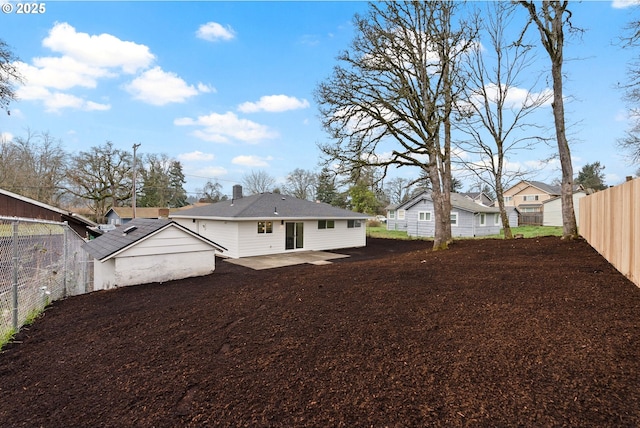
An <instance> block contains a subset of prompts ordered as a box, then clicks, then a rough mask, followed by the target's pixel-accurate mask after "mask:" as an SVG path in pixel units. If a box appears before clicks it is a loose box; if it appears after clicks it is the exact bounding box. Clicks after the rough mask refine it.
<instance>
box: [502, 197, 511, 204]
mask: <svg viewBox="0 0 640 428" xmlns="http://www.w3.org/2000/svg"><path fill="white" fill-rule="evenodd" d="M512 200H513V196H505V197H504V203H505V204H507V203H509V202H511V201H512Z"/></svg>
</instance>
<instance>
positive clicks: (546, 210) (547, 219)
mask: <svg viewBox="0 0 640 428" xmlns="http://www.w3.org/2000/svg"><path fill="white" fill-rule="evenodd" d="M588 194H589V193H588V192H586V191H584V190H578V191H577V192H575V193H574V194H573V211H574V213H575V214H576V219H579V218H580V202H579V201H580V199H581V198H584V197H585V196H587V195H588ZM542 225H543V226H562V198H561V197H560V196H557V197H555V198H553V199H548V200H546V201H544V202H543V203H542Z"/></svg>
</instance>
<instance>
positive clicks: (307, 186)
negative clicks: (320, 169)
mask: <svg viewBox="0 0 640 428" xmlns="http://www.w3.org/2000/svg"><path fill="white" fill-rule="evenodd" d="M317 181H318V177H317V174H315V173H314V172H313V171H307V170H306V169H302V168H296V169H294V170H293V171H291V172H290V173H289V174H288V175H287V179H286V181H285V184H284V192H285V193H287V194H289V195H291V196H294V197H296V198H298V199H309V200H313V199H314V198H315V189H316V183H317Z"/></svg>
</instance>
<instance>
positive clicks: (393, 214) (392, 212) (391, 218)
mask: <svg viewBox="0 0 640 428" xmlns="http://www.w3.org/2000/svg"><path fill="white" fill-rule="evenodd" d="M387 217H389V220H393V219H395V218H396V211H395V210H391V211H389V214H388V215H387Z"/></svg>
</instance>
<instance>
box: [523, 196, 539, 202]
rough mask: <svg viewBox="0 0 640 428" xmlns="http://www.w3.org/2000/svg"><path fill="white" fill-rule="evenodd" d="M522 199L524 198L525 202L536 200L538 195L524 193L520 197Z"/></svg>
mask: <svg viewBox="0 0 640 428" xmlns="http://www.w3.org/2000/svg"><path fill="white" fill-rule="evenodd" d="M522 200H524V201H525V202H531V201H537V200H538V195H524V196H523V197H522Z"/></svg>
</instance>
